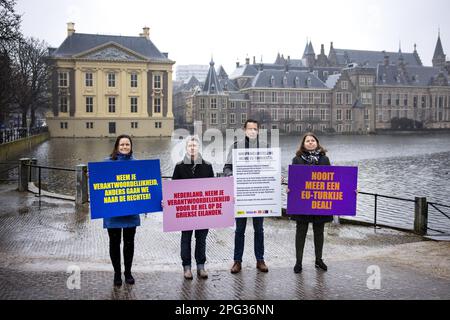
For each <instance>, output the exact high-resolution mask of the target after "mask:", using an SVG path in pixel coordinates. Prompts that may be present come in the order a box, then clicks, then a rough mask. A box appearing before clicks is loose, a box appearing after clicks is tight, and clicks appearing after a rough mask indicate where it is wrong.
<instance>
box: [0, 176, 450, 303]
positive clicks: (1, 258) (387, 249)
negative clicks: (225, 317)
mask: <svg viewBox="0 0 450 320" xmlns="http://www.w3.org/2000/svg"><path fill="white" fill-rule="evenodd" d="M15 188H16V185H14V184H1V185H0V201H1V203H2V206H1V207H0V299H169V300H178V299H181V300H209V299H220V300H222V299H231V300H236V299H245V300H247V299H251V300H253V299H263V300H266V299H275V300H278V299H283V300H296V299H390V300H391V299H394V300H396V299H398V300H400V299H449V298H450V243H448V242H436V241H428V240H426V241H424V239H423V238H422V237H418V236H416V235H413V234H410V233H404V232H400V231H395V230H390V229H379V230H377V231H376V232H375V231H374V229H373V228H367V227H363V226H355V225H336V224H328V225H327V227H326V229H325V247H324V260H325V262H326V263H327V264H328V265H329V270H328V272H321V271H319V270H316V269H315V268H314V264H313V262H314V247H313V241H312V230H310V231H309V233H308V236H307V244H306V247H305V258H304V263H303V266H304V268H303V272H302V273H301V274H294V273H293V271H292V267H293V265H294V263H295V249H294V238H295V223H294V222H292V221H288V220H284V219H276V218H268V219H266V220H265V225H264V227H265V239H266V241H265V245H266V251H265V252H266V254H265V258H266V262H267V264H268V266H269V269H270V271H269V273H267V274H263V273H260V272H258V271H257V270H256V268H255V262H254V255H253V227H252V225H251V223H249V224H248V229H247V230H248V231H247V234H246V247H245V252H244V263H243V265H244V269H243V271H242V273H241V274H238V275H232V274H230V272H229V268H230V267H231V264H232V253H233V252H232V251H233V239H234V230H233V228H228V229H220V230H210V233H209V235H208V238H207V257H208V261H207V264H206V268H207V270H208V271H209V275H210V277H209V279H207V280H200V279H197V278H196V277H194V280H193V281H185V280H184V279H183V277H182V267H181V263H180V257H179V242H180V233H178V232H175V233H163V232H162V217H161V215H160V214H154V215H149V216H148V217H147V218H145V217H142V226H141V227H139V228H138V231H137V234H136V248H135V259H134V265H133V274H134V277H135V279H136V284H135V285H134V286H128V285H123V286H122V287H120V288H114V287H113V285H112V278H113V272H112V266H111V263H110V260H109V255H108V235H107V232H106V231H105V230H104V229H103V228H102V221H101V220H90V218H89V215H88V212H87V210H84V211H83V210H78V211H77V210H75V206H74V203H73V202H68V201H62V200H56V199H50V198H42V199H41V200H42V201H41V208H39V205H38V198H36V197H35V196H34V195H32V194H29V193H18V192H17V191H16V190H15ZM74 270H75V271H74ZM68 271H69V272H68ZM78 271H79V275H80V277H79V278H78V277H77V272H78ZM378 275H379V276H380V277H377V276H378ZM78 279H79V286H78ZM78 288H79V289H78Z"/></svg>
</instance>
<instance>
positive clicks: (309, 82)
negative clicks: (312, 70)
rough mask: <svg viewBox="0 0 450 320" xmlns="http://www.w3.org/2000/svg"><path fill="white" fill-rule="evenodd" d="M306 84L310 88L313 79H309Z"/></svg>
mask: <svg viewBox="0 0 450 320" xmlns="http://www.w3.org/2000/svg"><path fill="white" fill-rule="evenodd" d="M306 83H307V84H308V87H309V86H310V85H311V78H310V77H308V79H307V80H306Z"/></svg>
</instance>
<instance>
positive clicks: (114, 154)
mask: <svg viewBox="0 0 450 320" xmlns="http://www.w3.org/2000/svg"><path fill="white" fill-rule="evenodd" d="M123 138H126V139H128V140H130V145H131V150H130V153H129V155H130V156H132V155H133V141H131V137H130V136H129V135H127V134H121V135H120V136H118V137H117V139H116V143H114V149H113V151H112V152H111V154H110V157H111V160H117V155H118V154H119V142H120V139H123Z"/></svg>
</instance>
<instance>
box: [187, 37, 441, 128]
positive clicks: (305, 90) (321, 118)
mask: <svg viewBox="0 0 450 320" xmlns="http://www.w3.org/2000/svg"><path fill="white" fill-rule="evenodd" d="M449 66H450V63H449V62H448V61H446V55H445V54H444V52H443V49H442V44H441V39H440V35H439V36H438V41H437V44H436V48H435V53H434V57H433V66H423V64H422V61H421V59H420V56H419V54H418V52H417V50H416V46H414V51H413V52H412V53H403V52H402V50H401V49H399V51H398V52H386V51H362V50H350V49H336V48H334V46H333V43H331V46H330V52H329V54H328V56H326V55H325V52H324V46H323V45H322V46H321V53H320V54H319V55H317V56H316V55H315V52H314V48H313V46H312V43H311V42H308V43H307V44H306V47H305V51H304V54H303V57H302V59H291V58H290V56H288V57H287V58H285V57H284V55H280V54H278V56H277V58H276V60H275V63H273V64H268V63H262V62H261V63H256V62H255V59H253V63H252V64H251V63H250V59H248V58H247V59H246V61H245V64H243V65H240V64H239V63H237V64H236V69H235V70H234V72H233V73H232V74H231V75H230V76H228V75H227V74H226V72H225V71H224V70H223V68H222V69H219V70H218V71H217V72H216V70H215V69H214V63H213V62H211V64H210V70H209V73H208V78H207V80H206V82H205V83H204V84H202V85H199V86H198V87H197V89H195V90H191V91H190V92H189V93H188V94H187V98H186V99H185V101H186V102H185V104H184V106H183V105H182V104H180V105H179V108H180V110H183V108H185V110H191V113H190V114H191V115H192V119H190V120H191V121H195V120H200V121H202V122H203V126H204V129H208V128H217V129H220V130H225V129H233V128H239V127H241V126H242V124H243V123H244V122H245V120H246V119H248V118H254V119H257V120H259V121H260V122H261V125H262V127H263V128H268V129H279V130H280V132H281V133H287V134H289V133H301V132H305V131H310V130H313V131H321V132H337V133H370V132H376V131H377V130H380V129H391V128H394V127H395V126H396V125H397V124H399V125H401V126H404V127H405V128H411V129H413V128H429V129H433V128H450V85H449V71H450V67H449ZM218 74H219V75H218ZM211 88H213V89H212V90H211ZM185 93H186V91H185ZM187 124H189V122H187Z"/></svg>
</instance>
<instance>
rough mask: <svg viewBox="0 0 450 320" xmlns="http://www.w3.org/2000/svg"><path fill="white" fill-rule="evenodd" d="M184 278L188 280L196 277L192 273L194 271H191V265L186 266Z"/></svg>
mask: <svg viewBox="0 0 450 320" xmlns="http://www.w3.org/2000/svg"><path fill="white" fill-rule="evenodd" d="M184 278H185V279H186V280H192V279H194V276H193V275H192V271H191V267H190V266H185V267H184Z"/></svg>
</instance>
